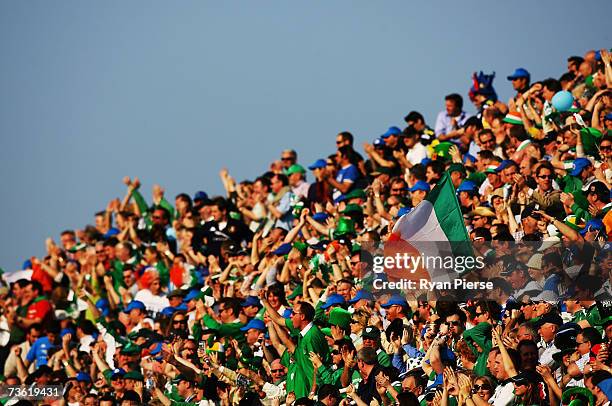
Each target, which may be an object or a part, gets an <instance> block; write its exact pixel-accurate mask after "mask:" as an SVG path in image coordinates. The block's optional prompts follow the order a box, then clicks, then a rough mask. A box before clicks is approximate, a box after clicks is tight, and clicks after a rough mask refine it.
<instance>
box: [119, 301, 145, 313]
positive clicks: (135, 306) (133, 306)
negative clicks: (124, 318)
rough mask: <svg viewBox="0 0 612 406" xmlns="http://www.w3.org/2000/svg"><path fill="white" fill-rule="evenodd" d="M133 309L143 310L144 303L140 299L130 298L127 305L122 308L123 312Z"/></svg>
mask: <svg viewBox="0 0 612 406" xmlns="http://www.w3.org/2000/svg"><path fill="white" fill-rule="evenodd" d="M134 309H139V310H142V311H144V310H145V305H144V303H142V302H141V301H140V300H132V301H131V302H130V303H129V304H128V305H127V307H126V308H125V309H124V310H123V313H129V312H131V311H132V310H134Z"/></svg>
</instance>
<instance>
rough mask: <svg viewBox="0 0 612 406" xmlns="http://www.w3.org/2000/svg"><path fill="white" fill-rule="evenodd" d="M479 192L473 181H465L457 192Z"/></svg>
mask: <svg viewBox="0 0 612 406" xmlns="http://www.w3.org/2000/svg"><path fill="white" fill-rule="evenodd" d="M477 190H478V186H476V184H475V183H474V182H472V181H471V180H464V181H463V182H461V184H460V185H459V187H458V188H457V192H475V191H477Z"/></svg>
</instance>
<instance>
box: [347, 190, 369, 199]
mask: <svg viewBox="0 0 612 406" xmlns="http://www.w3.org/2000/svg"><path fill="white" fill-rule="evenodd" d="M365 198H366V192H365V191H364V190H363V189H355V190H351V191H350V192H348V193H347V194H345V195H344V196H342V200H351V199H365Z"/></svg>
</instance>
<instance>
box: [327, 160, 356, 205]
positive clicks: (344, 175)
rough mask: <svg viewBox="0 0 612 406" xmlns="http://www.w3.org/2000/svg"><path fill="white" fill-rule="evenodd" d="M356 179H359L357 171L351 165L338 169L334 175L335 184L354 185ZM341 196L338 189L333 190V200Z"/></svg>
mask: <svg viewBox="0 0 612 406" xmlns="http://www.w3.org/2000/svg"><path fill="white" fill-rule="evenodd" d="M357 179H359V170H358V169H357V167H356V166H355V165H353V164H350V165H348V166H345V167H344V168H342V169H340V170H339V171H338V173H337V174H336V182H338V183H340V184H342V183H344V182H349V183H355V181H356V180H357ZM341 194H342V192H341V191H339V190H338V189H334V194H333V198H334V200H335V199H337V198H339V197H340V195H341Z"/></svg>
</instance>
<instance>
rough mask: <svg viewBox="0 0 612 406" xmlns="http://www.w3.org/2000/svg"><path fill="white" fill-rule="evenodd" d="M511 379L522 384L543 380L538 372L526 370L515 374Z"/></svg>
mask: <svg viewBox="0 0 612 406" xmlns="http://www.w3.org/2000/svg"><path fill="white" fill-rule="evenodd" d="M510 380H511V381H512V382H515V383H518V384H520V385H527V384H528V383H530V382H531V383H536V382H541V381H542V377H541V376H540V375H539V374H538V373H537V372H534V371H529V370H524V371H521V373H520V374H518V375H515V376H513V377H512V378H510Z"/></svg>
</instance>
